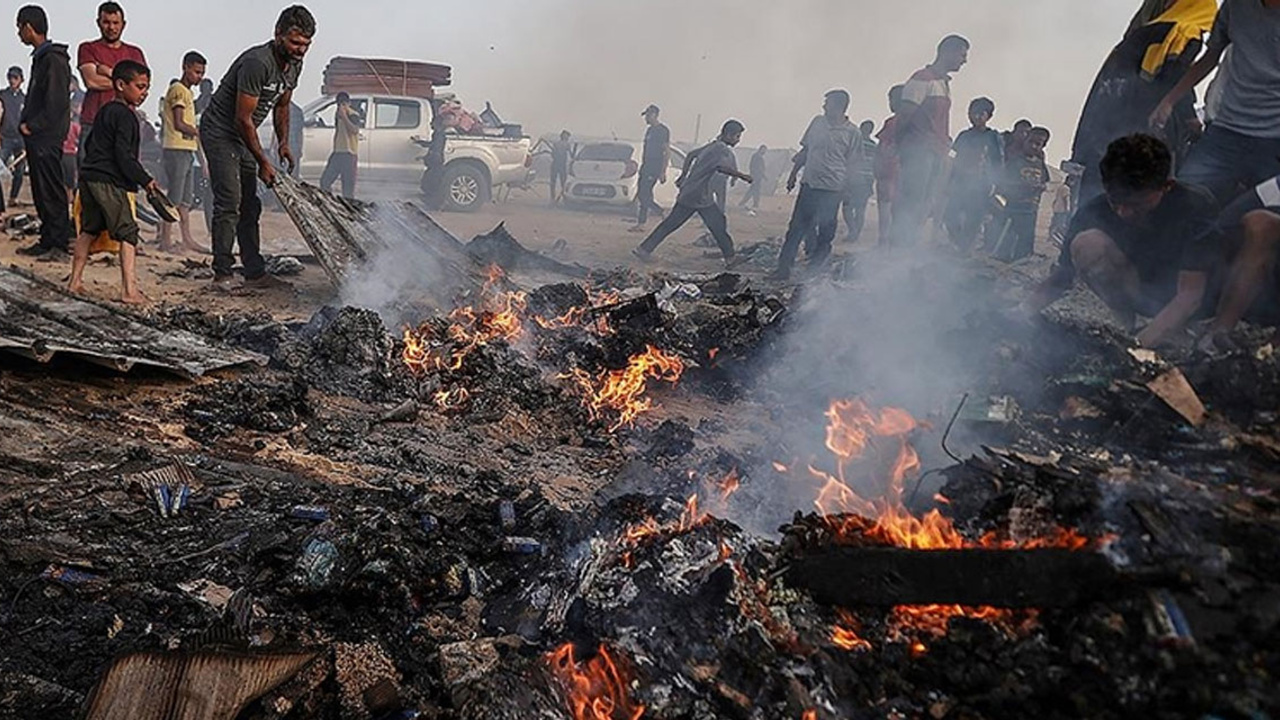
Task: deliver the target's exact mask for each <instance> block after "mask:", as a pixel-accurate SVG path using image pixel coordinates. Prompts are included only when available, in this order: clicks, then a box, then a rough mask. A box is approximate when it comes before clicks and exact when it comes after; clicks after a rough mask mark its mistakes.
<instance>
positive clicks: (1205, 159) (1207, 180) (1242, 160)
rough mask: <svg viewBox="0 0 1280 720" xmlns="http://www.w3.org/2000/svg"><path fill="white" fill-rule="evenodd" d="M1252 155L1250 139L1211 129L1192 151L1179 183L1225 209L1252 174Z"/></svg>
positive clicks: (1213, 126) (1216, 128)
mask: <svg viewBox="0 0 1280 720" xmlns="http://www.w3.org/2000/svg"><path fill="white" fill-rule="evenodd" d="M1249 155H1250V148H1249V138H1247V137H1245V136H1244V135H1240V134H1239V133H1235V132H1232V131H1230V130H1225V129H1223V128H1222V127H1220V126H1217V125H1211V126H1210V127H1209V129H1208V130H1207V131H1206V132H1205V134H1204V137H1202V138H1201V139H1200V142H1198V143H1196V144H1195V147H1193V148H1192V149H1191V154H1190V155H1189V156H1188V157H1187V162H1186V164H1185V165H1184V166H1183V167H1182V171H1181V172H1179V173H1178V180H1180V181H1182V182H1184V183H1187V184H1188V185H1198V186H1200V187H1202V188H1204V189H1206V190H1208V191H1209V192H1210V193H1212V194H1213V197H1214V198H1215V199H1216V200H1217V201H1218V204H1219V205H1222V206H1226V205H1228V204H1229V203H1230V202H1231V200H1233V199H1234V198H1235V196H1236V194H1237V188H1239V186H1240V184H1241V183H1242V182H1245V181H1246V180H1247V178H1246V177H1245V176H1246V175H1249V174H1251V173H1250V171H1249V169H1248V168H1249V167H1250V165H1251V163H1252V162H1253V160H1252V158H1250V157H1249ZM1263 179H1265V178H1263ZM1261 181H1262V180H1259V181H1258V182H1261ZM1255 184H1256V183H1255Z"/></svg>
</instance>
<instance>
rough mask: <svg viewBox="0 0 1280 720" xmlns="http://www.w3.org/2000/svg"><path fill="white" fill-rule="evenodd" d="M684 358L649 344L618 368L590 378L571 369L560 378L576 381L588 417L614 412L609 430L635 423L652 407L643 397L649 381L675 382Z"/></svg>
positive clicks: (579, 370)
mask: <svg viewBox="0 0 1280 720" xmlns="http://www.w3.org/2000/svg"><path fill="white" fill-rule="evenodd" d="M684 368H685V365H684V361H683V360H681V359H680V358H679V357H676V356H675V355H670V354H667V353H665V352H663V351H661V350H659V349H658V348H655V347H653V346H649V347H648V348H646V350H645V352H644V353H642V354H640V355H635V356H633V357H632V358H631V359H630V360H629V361H627V367H625V368H623V369H622V370H606V371H604V372H602V373H600V375H599V376H598V377H594V378H593V377H592V376H591V375H590V374H589V373H587V372H586V371H584V370H582V369H580V368H574V369H573V370H571V371H569V373H568V374H567V375H561V376H560V377H561V378H569V379H572V380H573V381H574V382H576V383H577V384H578V387H579V389H580V390H581V391H582V393H583V400H582V403H583V405H584V406H585V407H586V408H587V410H588V412H590V414H591V419H592V420H599V419H601V418H602V417H603V416H604V415H605V413H606V411H607V412H609V413H616V414H617V420H615V421H614V423H613V424H612V425H610V426H609V432H616V431H617V430H619V429H621V428H623V427H632V426H634V425H635V421H636V418H638V417H639V416H640V415H643V414H644V413H647V412H649V411H650V410H652V409H653V408H654V404H653V400H652V398H649V397H645V392H646V391H647V390H648V389H649V380H660V381H662V382H667V383H671V384H673V385H674V384H675V383H677V382H679V380H680V376H681V375H682V374H684Z"/></svg>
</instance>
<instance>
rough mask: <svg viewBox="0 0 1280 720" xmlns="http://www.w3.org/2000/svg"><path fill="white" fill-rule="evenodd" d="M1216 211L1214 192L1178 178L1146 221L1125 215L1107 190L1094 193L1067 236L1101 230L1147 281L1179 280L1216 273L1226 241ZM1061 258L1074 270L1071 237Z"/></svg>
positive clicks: (1173, 282)
mask: <svg viewBox="0 0 1280 720" xmlns="http://www.w3.org/2000/svg"><path fill="white" fill-rule="evenodd" d="M1217 216H1218V213H1217V205H1216V204H1215V203H1214V200H1213V196H1212V195H1210V194H1209V193H1208V192H1206V191H1205V190H1202V189H1200V188H1198V187H1195V186H1191V185H1184V184H1182V183H1178V184H1176V185H1175V186H1174V188H1173V189H1172V190H1170V191H1169V192H1168V193H1167V194H1166V195H1165V196H1164V199H1163V200H1162V201H1161V202H1160V205H1159V206H1158V207H1157V208H1156V209H1155V210H1154V211H1153V212H1152V213H1151V215H1149V216H1148V217H1147V219H1146V221H1145V222H1143V223H1142V224H1135V223H1130V222H1125V221H1124V220H1121V219H1120V217H1119V216H1118V215H1116V213H1115V211H1114V210H1112V209H1111V204H1110V203H1109V202H1108V201H1107V198H1106V196H1105V195H1104V196H1101V197H1097V198H1094V199H1093V200H1090V201H1089V202H1087V203H1085V204H1084V206H1083V207H1081V208H1080V211H1079V212H1077V213H1076V216H1075V218H1074V219H1073V220H1072V221H1071V229H1070V230H1069V231H1068V232H1067V237H1069V238H1074V237H1075V236H1076V235H1079V234H1080V233H1082V232H1084V231H1086V230H1101V231H1102V232H1104V233H1106V234H1107V235H1108V236H1109V237H1110V238H1111V239H1112V240H1114V241H1115V243H1116V245H1117V246H1119V248H1120V251H1121V252H1123V253H1124V255H1125V257H1127V258H1128V259H1129V262H1131V263H1133V265H1134V267H1135V268H1136V269H1137V271H1138V277H1139V278H1141V280H1142V282H1143V284H1144V285H1153V286H1162V287H1168V286H1176V285H1177V281H1178V273H1180V272H1203V273H1208V274H1210V275H1211V274H1212V273H1213V271H1214V270H1215V269H1216V267H1217V266H1218V264H1219V263H1221V262H1222V260H1223V258H1224V250H1225V247H1224V243H1223V241H1222V234H1221V231H1220V230H1219V228H1218V223H1217ZM1058 264H1059V266H1061V267H1062V268H1064V269H1066V270H1070V271H1072V272H1074V269H1075V268H1074V267H1073V266H1072V264H1071V243H1069V242H1068V243H1064V244H1063V246H1062V255H1061V256H1060V258H1059V259H1058Z"/></svg>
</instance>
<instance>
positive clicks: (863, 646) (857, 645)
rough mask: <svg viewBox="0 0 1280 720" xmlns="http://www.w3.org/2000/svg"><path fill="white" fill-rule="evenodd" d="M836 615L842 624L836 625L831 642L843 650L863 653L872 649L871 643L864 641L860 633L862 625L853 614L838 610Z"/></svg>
mask: <svg viewBox="0 0 1280 720" xmlns="http://www.w3.org/2000/svg"><path fill="white" fill-rule="evenodd" d="M836 615H837V616H838V617H839V620H840V624H839V625H836V626H835V627H834V628H833V629H832V631H831V642H832V643H833V644H834V645H835V646H836V647H838V648H840V649H841V650H848V651H851V652H852V651H857V652H863V651H866V650H870V649H871V643H869V642H867V641H866V640H864V639H862V636H860V635H859V634H858V631H859V630H860V629H861V627H862V623H860V622H859V621H858V618H856V617H854V616H853V613H851V612H849V611H848V610H844V609H841V610H838V611H837V612H836Z"/></svg>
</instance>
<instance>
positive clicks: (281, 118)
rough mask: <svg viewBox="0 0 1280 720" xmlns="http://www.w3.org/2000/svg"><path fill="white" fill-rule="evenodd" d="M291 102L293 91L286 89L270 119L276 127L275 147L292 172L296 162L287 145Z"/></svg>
mask: <svg viewBox="0 0 1280 720" xmlns="http://www.w3.org/2000/svg"><path fill="white" fill-rule="evenodd" d="M292 103H293V91H292V90H286V91H285V92H284V94H283V95H281V96H280V99H279V100H277V101H276V106H275V108H274V109H273V110H272V119H273V120H274V124H275V129H276V147H277V152H278V153H279V155H280V159H281V160H282V161H284V163H285V166H286V167H287V168H288V169H289V172H293V169H294V166H295V165H296V164H297V162H296V161H295V160H294V159H293V148H291V147H289V106H290V105H291V104H292Z"/></svg>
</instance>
